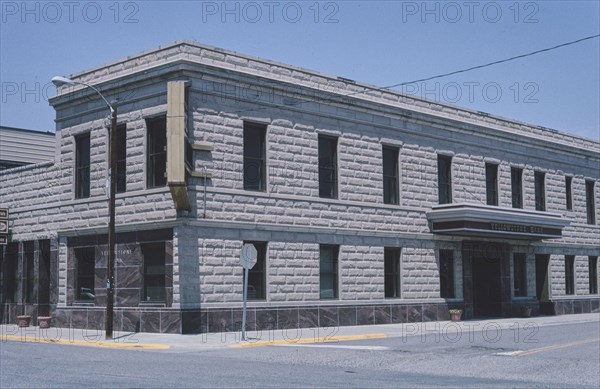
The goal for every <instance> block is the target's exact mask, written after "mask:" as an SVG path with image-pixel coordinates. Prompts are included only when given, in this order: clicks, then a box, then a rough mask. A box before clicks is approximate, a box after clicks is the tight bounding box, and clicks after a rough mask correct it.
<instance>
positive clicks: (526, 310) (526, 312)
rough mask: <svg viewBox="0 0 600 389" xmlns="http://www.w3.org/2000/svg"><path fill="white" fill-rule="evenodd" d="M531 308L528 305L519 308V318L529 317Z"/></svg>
mask: <svg viewBox="0 0 600 389" xmlns="http://www.w3.org/2000/svg"><path fill="white" fill-rule="evenodd" d="M531 310H532V309H531V307H530V306H529V305H524V306H522V307H521V316H522V317H531Z"/></svg>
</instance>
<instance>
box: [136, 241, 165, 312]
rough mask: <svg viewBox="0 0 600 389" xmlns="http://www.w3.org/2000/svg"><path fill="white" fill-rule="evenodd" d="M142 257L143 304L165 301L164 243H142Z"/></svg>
mask: <svg viewBox="0 0 600 389" xmlns="http://www.w3.org/2000/svg"><path fill="white" fill-rule="evenodd" d="M141 248H142V254H143V256H144V288H143V300H142V301H145V302H164V301H165V242H153V243H144V244H142V245H141Z"/></svg>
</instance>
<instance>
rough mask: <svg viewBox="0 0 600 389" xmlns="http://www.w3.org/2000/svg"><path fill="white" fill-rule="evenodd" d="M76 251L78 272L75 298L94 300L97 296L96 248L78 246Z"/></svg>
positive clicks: (78, 299) (87, 300)
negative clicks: (95, 282) (95, 285)
mask: <svg viewBox="0 0 600 389" xmlns="http://www.w3.org/2000/svg"><path fill="white" fill-rule="evenodd" d="M74 252H75V262H76V273H77V276H76V280H75V282H76V283H75V290H76V296H75V299H76V300H77V301H82V302H93V301H94V299H95V298H96V292H95V288H94V279H95V273H96V249H95V248H94V247H77V248H75V249H74Z"/></svg>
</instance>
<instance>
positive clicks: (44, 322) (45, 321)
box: [38, 316, 52, 328]
mask: <svg viewBox="0 0 600 389" xmlns="http://www.w3.org/2000/svg"><path fill="white" fill-rule="evenodd" d="M50 320H52V316H38V323H39V325H40V328H50Z"/></svg>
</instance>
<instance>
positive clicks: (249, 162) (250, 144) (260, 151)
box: [244, 123, 267, 192]
mask: <svg viewBox="0 0 600 389" xmlns="http://www.w3.org/2000/svg"><path fill="white" fill-rule="evenodd" d="M266 134H267V126H265V125H262V124H252V123H244V189H246V190H257V191H262V192H264V191H265V190H266V189H267V177H266V170H267V169H266V166H267V156H266V154H267V150H266V141H265V139H266Z"/></svg>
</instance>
